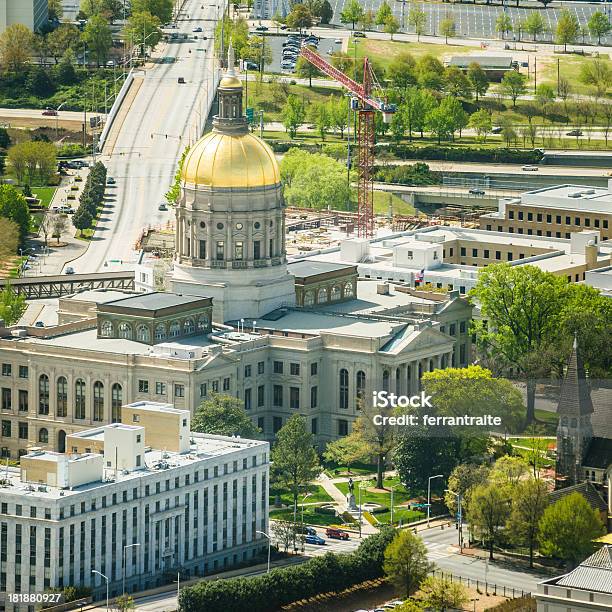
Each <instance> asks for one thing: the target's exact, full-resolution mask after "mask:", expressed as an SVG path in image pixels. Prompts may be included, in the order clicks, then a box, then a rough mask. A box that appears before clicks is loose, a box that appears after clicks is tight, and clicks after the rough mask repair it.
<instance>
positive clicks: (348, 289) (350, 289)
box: [344, 283, 353, 298]
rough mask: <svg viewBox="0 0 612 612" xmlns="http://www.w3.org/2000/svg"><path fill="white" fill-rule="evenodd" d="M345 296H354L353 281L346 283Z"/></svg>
mask: <svg viewBox="0 0 612 612" xmlns="http://www.w3.org/2000/svg"><path fill="white" fill-rule="evenodd" d="M344 297H345V298H346V297H353V283H346V285H344Z"/></svg>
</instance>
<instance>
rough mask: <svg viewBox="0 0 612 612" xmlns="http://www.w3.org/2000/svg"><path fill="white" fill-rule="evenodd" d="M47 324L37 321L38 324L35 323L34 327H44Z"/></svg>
mask: <svg viewBox="0 0 612 612" xmlns="http://www.w3.org/2000/svg"><path fill="white" fill-rule="evenodd" d="M44 326H45V324H44V323H43V322H42V321H36V323H34V327H44Z"/></svg>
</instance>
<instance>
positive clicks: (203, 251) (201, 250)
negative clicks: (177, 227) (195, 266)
mask: <svg viewBox="0 0 612 612" xmlns="http://www.w3.org/2000/svg"><path fill="white" fill-rule="evenodd" d="M198 244H199V252H198V257H199V258H200V259H206V240H200V241H199V243H198Z"/></svg>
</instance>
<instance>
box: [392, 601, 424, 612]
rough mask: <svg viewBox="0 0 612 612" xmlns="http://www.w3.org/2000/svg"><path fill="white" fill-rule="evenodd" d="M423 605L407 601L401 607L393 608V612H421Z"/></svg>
mask: <svg viewBox="0 0 612 612" xmlns="http://www.w3.org/2000/svg"><path fill="white" fill-rule="evenodd" d="M424 610H425V608H424V607H423V604H421V603H420V602H418V601H414V600H413V599H407V600H406V601H405V602H404V603H403V604H402V605H401V606H398V607H397V608H395V612H423V611H424Z"/></svg>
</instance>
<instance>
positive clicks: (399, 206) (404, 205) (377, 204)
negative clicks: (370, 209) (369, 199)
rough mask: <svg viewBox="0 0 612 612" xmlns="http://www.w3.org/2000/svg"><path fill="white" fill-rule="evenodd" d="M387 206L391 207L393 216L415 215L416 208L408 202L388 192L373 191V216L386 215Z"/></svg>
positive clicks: (387, 211)
mask: <svg viewBox="0 0 612 612" xmlns="http://www.w3.org/2000/svg"><path fill="white" fill-rule="evenodd" d="M389 204H391V205H392V206H393V214H394V215H415V214H416V208H415V207H414V206H413V205H412V204H410V203H409V202H404V200H402V198H400V197H399V196H397V195H395V194H394V193H391V192H390V191H376V190H374V214H388V213H389Z"/></svg>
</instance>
